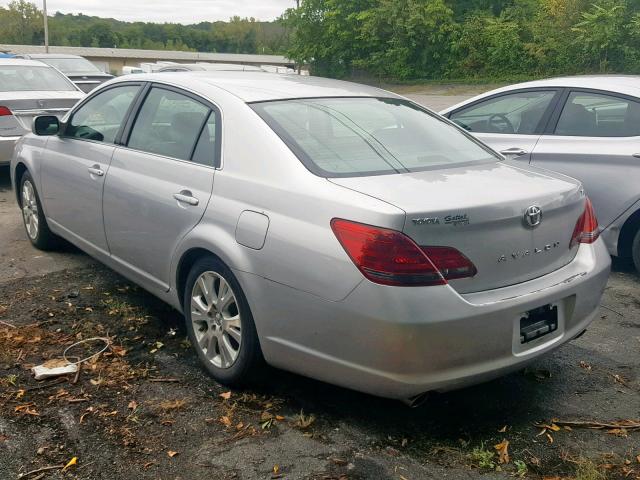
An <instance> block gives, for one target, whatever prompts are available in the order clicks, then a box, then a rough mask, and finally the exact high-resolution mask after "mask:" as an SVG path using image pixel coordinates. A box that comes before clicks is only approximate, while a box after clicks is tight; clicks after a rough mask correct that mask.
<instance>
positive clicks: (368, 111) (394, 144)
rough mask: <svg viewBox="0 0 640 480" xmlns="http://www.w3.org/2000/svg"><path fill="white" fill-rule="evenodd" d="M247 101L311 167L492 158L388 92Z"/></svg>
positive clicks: (359, 168) (343, 170)
mask: <svg viewBox="0 0 640 480" xmlns="http://www.w3.org/2000/svg"><path fill="white" fill-rule="evenodd" d="M251 107H252V108H253V109H254V110H255V111H256V113H258V115H260V116H261V117H262V118H263V119H264V120H265V121H266V122H267V124H268V125H269V126H270V127H271V128H272V129H273V130H274V131H275V132H276V133H277V134H278V135H279V136H280V138H282V139H283V140H284V142H285V143H286V144H287V145H288V146H289V148H291V150H292V151H293V152H294V153H295V154H296V155H297V156H298V158H299V159H300V160H301V161H302V162H303V163H304V164H305V165H306V166H307V168H308V169H309V170H311V171H312V172H313V173H315V174H317V175H320V176H325V177H341V176H363V175H379V174H386V173H403V172H415V171H420V170H427V169H433V168H446V167H452V166H458V165H461V164H467V163H470V162H486V161H497V160H499V158H498V157H497V156H496V155H495V154H493V153H492V152H491V151H490V150H489V149H486V148H484V147H482V146H481V145H480V144H479V143H476V142H475V141H474V140H471V139H470V138H469V137H468V136H467V135H465V134H464V133H462V132H461V131H460V130H459V129H457V128H456V127H454V126H452V125H450V124H448V123H447V122H445V121H444V120H442V119H440V118H438V117H437V116H436V115H432V114H429V113H427V112H426V111H424V110H422V109H421V108H419V107H417V106H416V105H414V104H412V103H410V102H408V101H404V100H397V99H390V98H370V97H364V98H313V99H302V100H283V101H275V102H262V103H254V104H252V105H251Z"/></svg>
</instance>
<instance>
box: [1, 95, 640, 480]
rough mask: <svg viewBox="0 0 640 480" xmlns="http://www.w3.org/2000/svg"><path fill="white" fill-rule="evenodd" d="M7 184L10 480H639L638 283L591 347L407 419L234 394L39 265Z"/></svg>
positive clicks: (95, 278) (131, 291)
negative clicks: (70, 364) (105, 343)
mask: <svg viewBox="0 0 640 480" xmlns="http://www.w3.org/2000/svg"><path fill="white" fill-rule="evenodd" d="M427 95H429V93H427ZM434 97H435V94H434ZM438 101H442V99H440V98H438ZM6 177H7V172H6V170H3V169H0V227H1V228H0V479H2V480H4V479H7V480H8V479H18V478H28V479H30V480H34V479H37V480H41V479H58V478H68V479H73V478H77V479H109V480H133V479H182V480H199V479H203V480H204V479H213V480H215V479H274V478H286V479H317V480H320V479H323V480H332V479H340V480H342V479H397V480H415V479H430V478H433V479H443V478H445V479H446V478H450V479H470V478H478V477H482V478H485V479H494V478H496V479H506V478H513V477H521V476H522V477H525V478H533V479H543V478H544V479H547V480H551V479H554V480H559V479H564V478H576V479H578V480H597V479H603V478H611V479H617V478H621V479H622V478H629V479H640V423H638V422H639V421H640V420H639V419H640V289H639V288H638V287H639V286H640V278H639V277H638V276H637V275H636V274H635V273H634V272H633V270H632V269H631V267H630V265H628V264H627V263H625V262H615V263H614V272H613V274H612V276H611V279H610V282H609V285H608V288H607V290H606V293H605V296H604V298H603V300H602V308H601V310H600V314H599V315H598V317H597V319H596V320H595V321H594V323H593V324H592V325H591V327H590V329H589V330H588V331H587V333H586V334H585V335H584V336H582V337H581V338H579V339H577V340H575V341H573V342H571V343H569V344H567V345H565V346H564V347H563V348H561V349H559V350H557V351H556V352H555V353H553V354H551V355H550V356H548V357H546V358H544V359H542V360H540V361H538V362H536V363H535V364H533V365H532V366H531V367H530V368H528V369H527V370H525V371H522V372H518V373H515V374H512V375H509V376H507V377H504V378H501V379H498V380H495V381H493V382H490V383H486V384H483V385H479V386H476V387H472V388H467V389H464V390H461V391H456V392H451V393H446V394H440V395H436V396H434V397H432V398H431V399H430V400H429V401H427V402H426V403H425V404H423V405H422V406H421V407H420V408H417V409H409V408H408V407H406V406H404V405H402V404H400V403H398V402H394V401H388V400H383V399H379V398H375V397H371V396H367V395H363V394H359V393H356V392H352V391H348V390H345V389H341V388H337V387H333V386H330V385H327V384H324V383H320V382H316V381H313V380H310V379H306V378H302V377H299V376H296V375H292V374H288V373H286V372H282V371H277V370H269V371H267V372H266V374H265V376H264V378H263V380H262V382H261V383H260V385H257V386H255V387H253V388H251V389H248V390H245V391H236V390H233V391H231V390H229V389H227V388H224V387H223V386H221V385H218V384H216V383H215V382H214V381H212V380H211V379H210V378H209V377H207V376H206V374H205V373H204V372H203V370H202V369H201V368H200V367H199V366H198V364H197V361H196V357H195V355H194V353H193V352H192V350H191V348H190V345H189V344H188V341H187V340H186V339H185V331H184V328H183V325H182V318H181V316H180V315H179V314H178V313H176V312H175V311H173V310H172V309H170V308H169V307H167V306H166V305H164V304H162V303H161V302H160V301H158V300H156V299H155V298H154V297H152V296H151V295H149V294H147V293H146V292H144V291H143V290H141V289H139V288H137V287H135V286H134V285H133V284H131V283H130V282H128V281H126V280H125V279H123V278H122V277H120V276H119V275H117V274H115V273H113V272H111V271H110V270H108V269H106V268H105V267H102V266H100V265H97V264H95V262H93V261H92V260H90V259H89V258H88V257H86V256H85V255H84V254H82V253H80V252H78V251H76V250H74V249H73V248H69V249H68V250H66V251H64V252H62V253H58V254H44V253H42V252H38V251H36V250H34V249H32V247H31V246H30V245H29V244H28V243H27V242H26V240H25V239H24V235H23V233H22V227H21V225H20V217H19V215H18V212H17V207H16V206H15V204H14V200H13V194H12V193H11V192H10V191H9V187H8V182H7V180H6ZM96 336H98V337H103V336H107V337H109V338H110V339H111V340H112V342H113V345H114V346H113V348H111V349H110V350H108V351H107V352H105V353H104V354H102V355H101V356H99V357H98V358H97V359H95V360H93V361H91V362H88V363H86V364H85V365H84V366H83V368H82V370H81V372H80V375H79V376H78V378H77V381H75V379H74V378H73V377H70V378H64V379H63V380H61V381H60V383H58V382H57V381H54V380H47V381H43V382H37V381H35V380H34V379H33V377H32V375H31V374H30V372H29V368H30V367H31V366H32V365H35V364H39V363H42V362H43V361H45V360H47V359H50V358H56V357H59V356H60V355H61V354H62V351H63V350H64V348H65V347H67V346H69V345H71V344H72V343H74V342H76V341H78V340H80V339H86V338H90V337H96ZM94 346H95V345H94ZM83 353H86V352H83V351H78V350H75V351H73V352H71V353H70V354H73V355H82V354H83ZM572 422H576V423H572ZM625 422H627V423H625ZM586 427H601V428H598V429H596V428H586ZM505 440H506V441H507V442H508V445H507V444H506V443H505ZM496 447H498V448H496ZM505 453H508V456H507V455H505ZM507 457H508V458H507ZM74 458H75V459H76V461H75V464H73V465H70V466H69V467H68V468H67V469H66V471H64V472H63V471H62V466H63V465H66V464H68V463H70V461H71V460H72V459H74ZM500 460H502V461H503V462H504V463H500ZM71 463H73V462H71ZM47 467H54V468H51V469H49V470H40V469H43V468H47ZM24 474H28V475H26V476H24ZM21 475H22V477H21Z"/></svg>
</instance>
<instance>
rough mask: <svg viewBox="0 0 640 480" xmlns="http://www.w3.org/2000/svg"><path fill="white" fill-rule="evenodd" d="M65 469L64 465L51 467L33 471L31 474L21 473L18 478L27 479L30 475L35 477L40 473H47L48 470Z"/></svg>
mask: <svg viewBox="0 0 640 480" xmlns="http://www.w3.org/2000/svg"><path fill="white" fill-rule="evenodd" d="M63 468H64V465H51V466H49V467H42V468H38V469H36V470H31V471H30V472H27V473H21V474H20V475H18V478H25V477H28V476H29V475H34V474H36V473H40V472H46V471H48V470H62V469H63Z"/></svg>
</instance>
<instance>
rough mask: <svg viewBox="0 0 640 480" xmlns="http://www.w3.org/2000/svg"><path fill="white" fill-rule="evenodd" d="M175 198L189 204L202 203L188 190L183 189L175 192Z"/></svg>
mask: <svg viewBox="0 0 640 480" xmlns="http://www.w3.org/2000/svg"><path fill="white" fill-rule="evenodd" d="M173 198H175V199H176V200H177V201H179V202H181V203H186V204H188V205H193V206H194V207H195V206H196V205H198V204H199V203H200V200H198V199H197V198H196V197H194V196H193V194H192V193H191V192H190V191H188V190H183V191H181V192H180V193H174V194H173Z"/></svg>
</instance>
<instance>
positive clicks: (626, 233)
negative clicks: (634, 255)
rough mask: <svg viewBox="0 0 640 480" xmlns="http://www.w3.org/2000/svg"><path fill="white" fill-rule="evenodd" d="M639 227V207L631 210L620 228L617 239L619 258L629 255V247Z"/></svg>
mask: <svg viewBox="0 0 640 480" xmlns="http://www.w3.org/2000/svg"><path fill="white" fill-rule="evenodd" d="M639 229H640V209H638V210H636V211H635V212H633V213H632V214H631V215H630V216H629V218H627V220H626V221H625V222H624V225H622V228H621V229H620V236H619V239H618V256H619V257H621V258H630V257H631V247H632V245H633V238H634V237H635V235H636V232H637V231H638V230H639Z"/></svg>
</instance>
